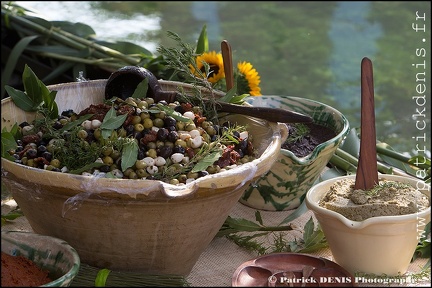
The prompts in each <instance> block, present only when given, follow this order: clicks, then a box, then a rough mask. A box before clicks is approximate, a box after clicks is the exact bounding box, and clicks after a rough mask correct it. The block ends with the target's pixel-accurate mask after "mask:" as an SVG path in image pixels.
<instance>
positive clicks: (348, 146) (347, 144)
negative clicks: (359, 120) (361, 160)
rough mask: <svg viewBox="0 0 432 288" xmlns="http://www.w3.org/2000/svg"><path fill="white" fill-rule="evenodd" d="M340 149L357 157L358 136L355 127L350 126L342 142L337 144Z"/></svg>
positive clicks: (358, 149)
mask: <svg viewBox="0 0 432 288" xmlns="http://www.w3.org/2000/svg"><path fill="white" fill-rule="evenodd" d="M339 148H340V149H342V150H344V151H345V152H347V153H349V154H351V155H352V156H354V157H355V158H358V156H359V152H360V138H359V137H358V135H357V131H356V129H355V128H351V129H350V131H349V132H348V135H347V136H346V137H345V140H344V141H343V143H342V144H341V145H340V146H339Z"/></svg>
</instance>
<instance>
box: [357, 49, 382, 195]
mask: <svg viewBox="0 0 432 288" xmlns="http://www.w3.org/2000/svg"><path fill="white" fill-rule="evenodd" d="M374 107H375V105H374V85H373V70H372V62H371V60H370V59H369V58H367V57H365V58H363V60H362V62H361V120H360V122H361V124H360V155H359V161H358V165H357V173H356V181H355V189H362V190H369V189H372V188H373V187H374V186H375V185H376V184H378V164H377V154H376V131H375V110H374Z"/></svg>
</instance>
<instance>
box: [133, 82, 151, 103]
mask: <svg viewBox="0 0 432 288" xmlns="http://www.w3.org/2000/svg"><path fill="white" fill-rule="evenodd" d="M147 90H148V79H147V78H144V80H142V81H141V82H140V83H139V84H138V86H137V87H136V89H135V91H134V93H133V94H132V96H131V97H132V98H137V99H139V98H145V97H146V96H147Z"/></svg>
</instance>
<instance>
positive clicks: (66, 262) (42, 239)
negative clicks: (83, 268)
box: [1, 231, 80, 287]
mask: <svg viewBox="0 0 432 288" xmlns="http://www.w3.org/2000/svg"><path fill="white" fill-rule="evenodd" d="M1 251H2V252H5V253H6V254H9V255H12V256H24V257H26V258H27V259H29V260H31V261H33V262H34V263H35V264H36V265H38V266H39V268H41V269H43V270H48V271H49V272H50V274H49V277H50V278H51V279H52V280H53V281H51V282H49V283H47V284H44V285H42V287H68V286H70V284H71V283H72V280H73V279H74V278H75V276H76V275H77V274H78V271H79V268H80V258H79V256H78V253H77V251H76V250H75V249H74V248H73V247H71V246H70V245H69V244H68V243H67V242H65V241H64V240H61V239H58V238H54V237H50V236H45V235H39V234H35V233H30V232H22V231H2V232H1Z"/></svg>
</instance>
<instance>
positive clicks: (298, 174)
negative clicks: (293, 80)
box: [240, 96, 349, 211]
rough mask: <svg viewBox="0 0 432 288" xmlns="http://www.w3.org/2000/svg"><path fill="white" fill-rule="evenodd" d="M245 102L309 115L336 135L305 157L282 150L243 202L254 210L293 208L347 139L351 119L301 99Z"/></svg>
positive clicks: (256, 99) (256, 98)
mask: <svg viewBox="0 0 432 288" xmlns="http://www.w3.org/2000/svg"><path fill="white" fill-rule="evenodd" d="M246 101H247V102H248V103H250V104H251V105H252V106H261V107H273V108H282V109H288V110H291V111H295V112H299V113H302V114H305V115H309V116H311V117H312V118H313V121H314V123H317V124H320V125H323V126H324V127H327V128H330V129H332V130H333V131H334V132H335V134H336V136H335V137H333V138H331V139H329V140H328V141H326V142H324V143H321V144H319V145H318V146H317V147H315V149H314V150H313V151H312V153H310V154H309V155H307V156H305V157H297V156H296V155H295V154H294V153H293V152H291V151H289V150H287V149H280V152H279V157H278V160H277V161H276V162H275V163H274V164H273V166H272V167H271V169H270V171H269V172H268V173H265V174H264V175H262V176H261V177H260V178H259V179H258V180H257V181H255V182H253V183H252V184H251V185H250V186H249V187H248V188H247V189H246V191H245V193H244V194H243V195H242V197H241V199H240V202H241V203H243V204H245V205H247V206H250V207H252V208H255V209H262V210H269V211H282V210H291V209H294V208H296V207H298V206H299V205H300V203H301V199H302V197H304V195H305V194H306V192H307V191H308V190H309V188H311V187H312V185H313V184H314V183H315V181H316V180H317V179H318V177H319V176H320V173H321V172H322V171H323V169H324V167H325V166H326V165H327V163H328V162H329V160H330V158H331V157H332V156H333V155H334V153H335V152H336V149H337V148H338V147H339V146H340V144H341V143H342V141H343V140H344V139H345V136H346V135H347V134H348V132H349V123H348V120H347V119H346V118H345V116H344V115H343V114H342V113H341V112H339V111H338V110H336V109H335V108H333V107H330V106H328V105H326V104H323V103H320V102H317V101H314V100H310V99H305V98H300V97H291V96H260V97H248V98H247V99H246Z"/></svg>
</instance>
